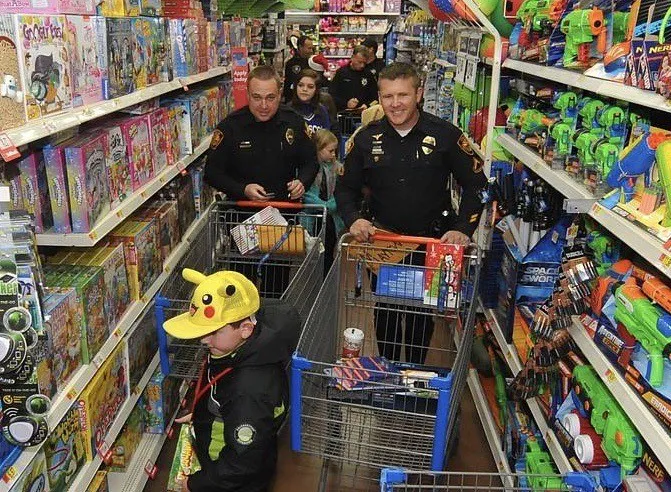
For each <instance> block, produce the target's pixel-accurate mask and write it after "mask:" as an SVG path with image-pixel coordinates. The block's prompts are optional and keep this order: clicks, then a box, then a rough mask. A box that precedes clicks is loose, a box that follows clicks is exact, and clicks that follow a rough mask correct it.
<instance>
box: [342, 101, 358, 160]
mask: <svg viewBox="0 0 671 492" xmlns="http://www.w3.org/2000/svg"><path fill="white" fill-rule="evenodd" d="M360 126H361V111H360V110H350V109H348V110H346V111H340V112H339V113H338V128H339V130H340V152H339V154H338V155H339V156H340V159H344V158H345V143H347V140H349V138H350V137H351V136H352V135H353V134H354V132H355V131H356V129H357V128H359V127H360Z"/></svg>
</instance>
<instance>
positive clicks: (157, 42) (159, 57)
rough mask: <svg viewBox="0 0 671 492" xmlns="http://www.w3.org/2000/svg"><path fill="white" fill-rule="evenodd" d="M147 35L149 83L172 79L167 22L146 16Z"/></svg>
mask: <svg viewBox="0 0 671 492" xmlns="http://www.w3.org/2000/svg"><path fill="white" fill-rule="evenodd" d="M145 22H146V28H147V31H148V35H147V84H148V85H152V84H156V83H158V82H168V81H169V80H170V76H171V74H170V65H171V63H172V60H171V59H170V57H169V56H168V55H169V51H168V50H169V47H170V45H169V43H168V40H167V37H166V31H165V22H164V20H163V19H159V18H155V17H147V18H145Z"/></svg>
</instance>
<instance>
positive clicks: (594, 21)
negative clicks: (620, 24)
mask: <svg viewBox="0 0 671 492" xmlns="http://www.w3.org/2000/svg"><path fill="white" fill-rule="evenodd" d="M587 18H588V19H589V27H590V30H591V31H592V35H593V36H594V37H595V38H596V49H597V50H598V51H599V53H604V52H605V51H606V35H607V34H608V32H607V30H606V21H605V20H604V18H603V10H601V9H598V8H596V7H593V8H592V10H591V11H590V12H589V14H588V16H587Z"/></svg>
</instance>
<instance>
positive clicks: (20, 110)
mask: <svg viewBox="0 0 671 492" xmlns="http://www.w3.org/2000/svg"><path fill="white" fill-rule="evenodd" d="M15 29H16V26H15V25H14V16H12V15H0V36H1V37H2V39H3V43H2V44H1V45H0V53H2V56H0V130H2V131H5V130H7V129H9V128H14V127H17V126H21V125H23V124H24V123H25V122H26V109H25V106H24V104H23V96H24V92H25V91H24V89H23V87H24V86H23V79H22V77H21V68H20V64H19V52H18V51H17V50H18V48H17V39H18V37H17V36H16V30H15Z"/></svg>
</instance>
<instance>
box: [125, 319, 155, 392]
mask: <svg viewBox="0 0 671 492" xmlns="http://www.w3.org/2000/svg"><path fill="white" fill-rule="evenodd" d="M156 347H158V334H157V333H156V326H155V322H154V315H153V311H151V310H150V311H147V312H145V314H144V315H143V316H141V318H140V321H139V323H137V325H136V326H135V328H134V329H133V332H132V333H131V334H130V335H128V352H127V356H128V381H129V384H130V389H131V391H134V390H135V387H136V386H137V384H138V383H139V382H140V379H142V376H143V375H144V373H145V372H146V370H147V367H148V366H149V363H150V362H151V361H152V359H153V358H154V355H156Z"/></svg>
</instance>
